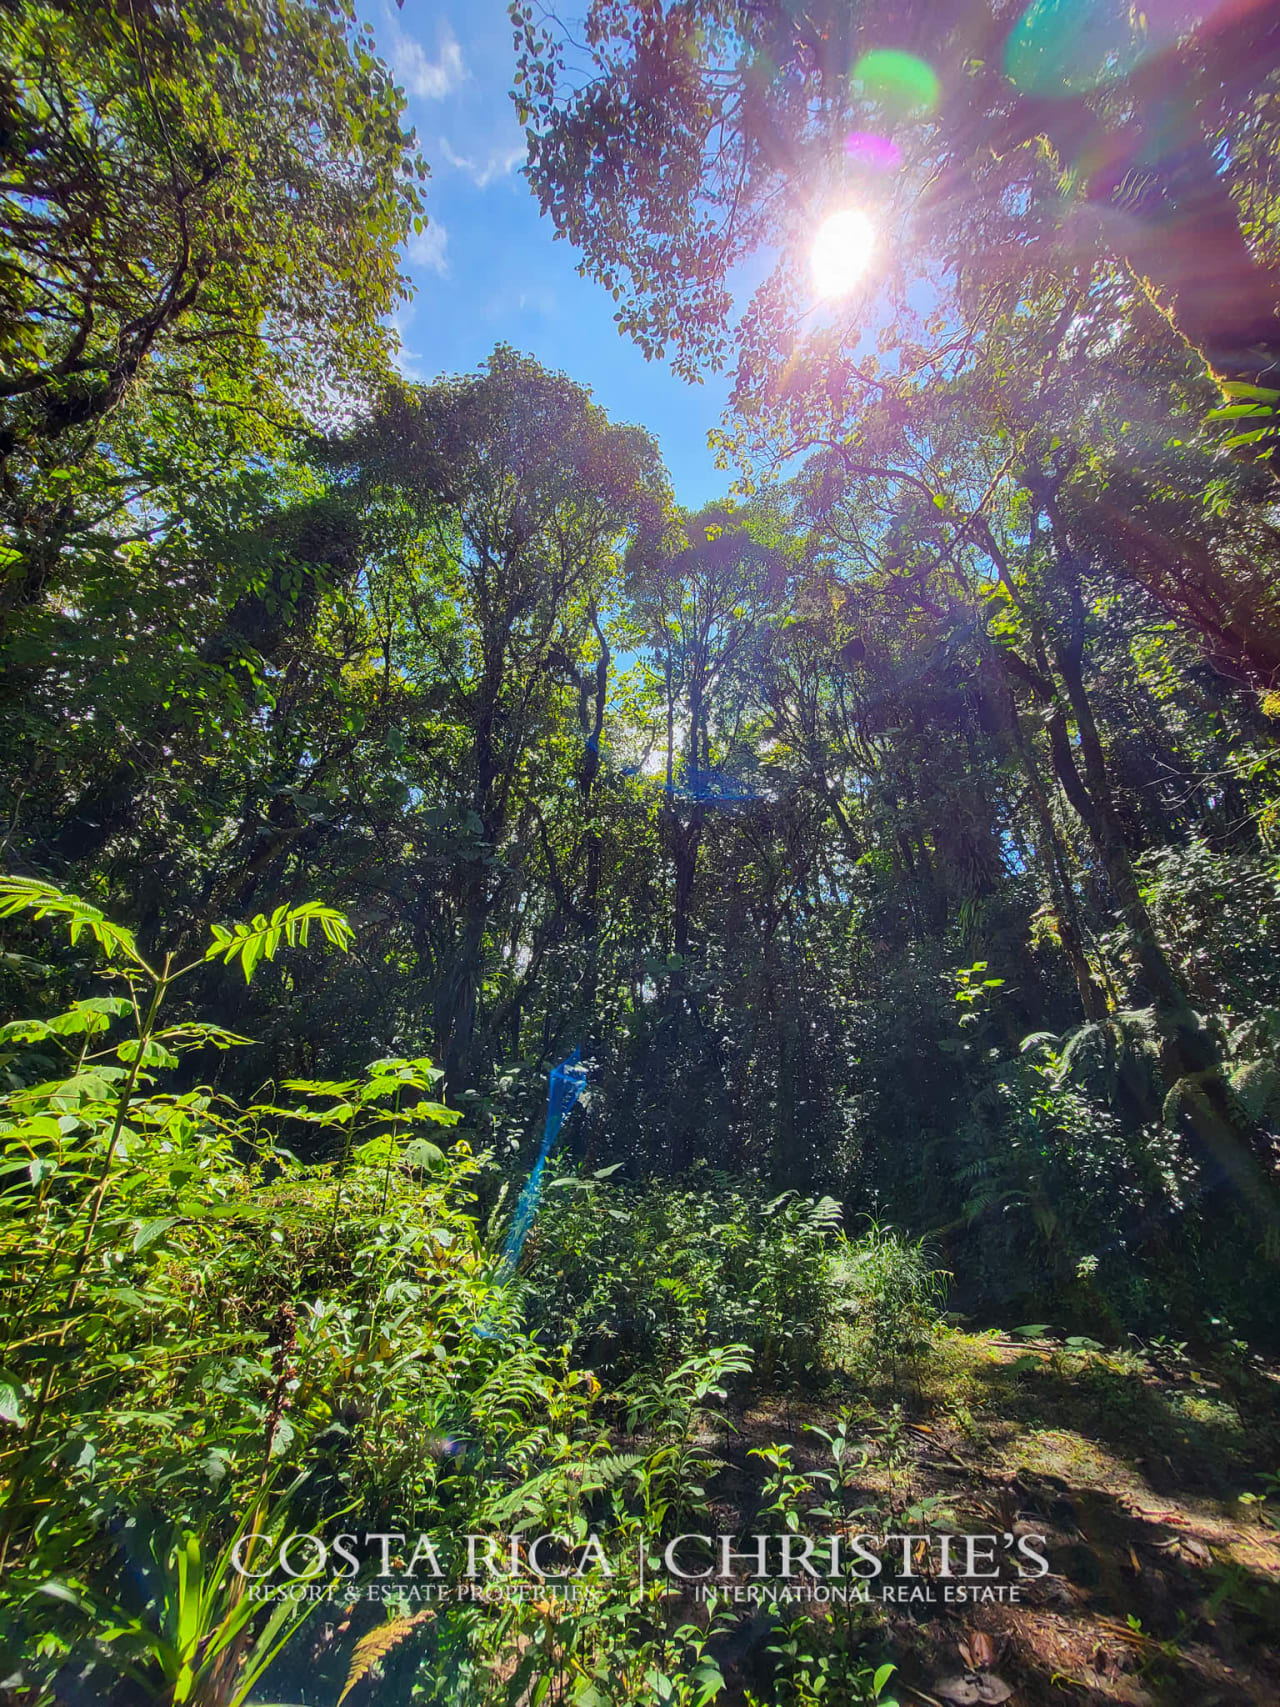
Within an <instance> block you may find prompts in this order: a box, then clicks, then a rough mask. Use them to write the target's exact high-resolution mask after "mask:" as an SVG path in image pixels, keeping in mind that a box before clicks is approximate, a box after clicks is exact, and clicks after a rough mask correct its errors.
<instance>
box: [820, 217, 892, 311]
mask: <svg viewBox="0 0 1280 1707" xmlns="http://www.w3.org/2000/svg"><path fill="white" fill-rule="evenodd" d="M875 244H876V229H875V226H874V225H873V224H872V223H871V221H870V219H868V217H867V215H866V214H865V213H863V212H862V211H861V209H859V208H852V207H851V208H845V209H844V210H843V211H842V212H840V213H833V214H832V215H831V217H830V218H829V219H824V220H823V222H822V224H821V225H820V226H819V227H818V231H817V235H816V236H815V237H814V240H813V248H812V250H811V251H810V254H809V267H810V270H811V272H812V274H813V282H814V285H815V286H816V288H817V291H818V294H819V296H844V295H846V294H847V292H849V291H851V290H852V289H853V287H854V285H856V284H857V282H858V280H859V279H860V278H861V277H862V275H863V273H865V272H866V270H867V267H868V265H869V264H870V261H871V256H872V254H873V253H874V250H875Z"/></svg>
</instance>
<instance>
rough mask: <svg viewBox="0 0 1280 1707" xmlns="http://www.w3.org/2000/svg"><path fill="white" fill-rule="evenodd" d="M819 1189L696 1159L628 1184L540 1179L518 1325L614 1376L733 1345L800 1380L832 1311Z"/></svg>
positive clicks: (809, 1373)
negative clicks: (700, 1165)
mask: <svg viewBox="0 0 1280 1707" xmlns="http://www.w3.org/2000/svg"><path fill="white" fill-rule="evenodd" d="M839 1223H840V1206H839V1205H838V1204H837V1203H835V1202H834V1201H833V1200H832V1199H831V1198H822V1199H807V1198H803V1197H799V1196H797V1195H796V1194H794V1193H791V1192H784V1193H782V1194H780V1195H771V1194H770V1193H768V1192H767V1191H765V1190H763V1189H761V1188H760V1187H759V1186H756V1185H753V1184H751V1183H750V1182H746V1181H737V1180H733V1179H731V1178H729V1177H728V1176H726V1175H724V1174H718V1173H715V1172H713V1171H712V1170H710V1169H700V1170H698V1171H697V1172H696V1173H695V1174H693V1175H692V1176H691V1177H690V1178H689V1179H688V1180H687V1181H674V1182H672V1183H670V1184H664V1183H660V1182H653V1183H651V1184H648V1185H645V1186H641V1187H636V1186H629V1185H619V1184H617V1183H616V1182H614V1181H611V1180H605V1179H599V1178H593V1177H591V1176H579V1177H571V1178H566V1179H563V1180H557V1181H555V1182H553V1184H552V1186H551V1187H550V1188H549V1191H548V1196H547V1199H546V1201H545V1204H544V1207H543V1209H542V1211H541V1214H540V1217H539V1220H538V1223H537V1226H536V1229H535V1231H534V1233H533V1235H532V1237H531V1239H530V1244H529V1251H530V1255H529V1258H528V1259H527V1265H526V1270H527V1275H528V1279H529V1281H530V1291H529V1306H530V1321H531V1323H532V1324H533V1325H534V1326H535V1327H536V1329H537V1331H538V1332H539V1333H541V1334H543V1335H544V1336H545V1337H546V1338H547V1340H548V1341H549V1342H550V1343H552V1344H560V1343H561V1342H563V1343H566V1344H568V1345H570V1346H572V1348H573V1353H574V1356H575V1357H577V1358H580V1359H582V1360H584V1361H586V1362H589V1363H590V1364H591V1365H592V1366H593V1367H594V1368H596V1369H597V1370H599V1371H601V1372H602V1373H605V1372H607V1373H608V1375H609V1376H610V1377H611V1378H613V1379H619V1378H622V1377H625V1376H628V1375H630V1374H633V1373H636V1372H646V1373H652V1372H655V1371H660V1370H662V1369H666V1368H669V1367H670V1366H671V1365H672V1364H674V1363H678V1362H680V1361H681V1360H682V1359H684V1358H685V1357H687V1356H688V1355H689V1354H690V1353H691V1352H693V1351H696V1350H699V1349H700V1348H702V1347H705V1346H707V1345H716V1344H722V1343H725V1342H729V1341H738V1342H740V1343H742V1344H743V1345H744V1346H746V1347H749V1348H750V1351H751V1354H752V1360H753V1362H754V1364H755V1367H756V1369H757V1370H758V1372H759V1373H760V1375H761V1376H762V1377H763V1378H764V1379H766V1380H771V1379H781V1380H784V1381H788V1382H794V1381H796V1380H799V1379H800V1378H801V1377H808V1378H809V1379H813V1378H814V1377H816V1376H817V1374H818V1371H819V1370H820V1368H821V1365H822V1362H823V1357H824V1352H823V1345H824V1341H825V1338H826V1334H827V1331H828V1328H829V1326H830V1324H831V1321H832V1317H833V1310H834V1306H835V1294H834V1292H833V1290H832V1286H831V1282H830V1279H829V1270H830V1260H831V1258H830V1253H831V1251H832V1250H833V1248H834V1243H835V1233H836V1230H837V1228H838V1227H839Z"/></svg>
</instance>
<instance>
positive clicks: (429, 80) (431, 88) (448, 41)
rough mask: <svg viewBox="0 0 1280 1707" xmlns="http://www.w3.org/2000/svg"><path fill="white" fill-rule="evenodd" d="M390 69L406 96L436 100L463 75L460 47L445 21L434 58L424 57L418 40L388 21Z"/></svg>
mask: <svg viewBox="0 0 1280 1707" xmlns="http://www.w3.org/2000/svg"><path fill="white" fill-rule="evenodd" d="M391 69H392V70H393V71H394V72H395V74H396V78H397V80H398V81H399V82H401V83H403V84H404V86H405V89H406V91H407V92H408V93H409V94H410V95H416V96H417V97H418V99H419V100H422V101H438V100H440V99H441V98H442V97H443V96H445V95H447V94H449V93H450V91H451V90H453V89H456V88H457V87H458V84H459V83H461V82H462V80H463V79H464V78H465V77H466V75H467V70H466V67H465V66H464V65H463V63H462V49H461V48H460V47H459V46H458V42H457V38H456V37H455V36H454V33H453V31H452V30H451V29H450V28H449V26H448V24H446V25H445V26H444V30H443V32H442V34H441V37H440V51H439V54H438V55H437V57H436V58H435V59H429V58H428V57H427V50H426V48H424V47H423V45H422V43H421V42H420V41H415V40H414V38H413V37H412V36H411V35H406V34H405V32H404V31H403V30H402V29H401V28H400V26H399V25H398V24H396V23H395V22H394V21H393V22H392V24H391Z"/></svg>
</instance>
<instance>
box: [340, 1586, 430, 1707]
mask: <svg viewBox="0 0 1280 1707" xmlns="http://www.w3.org/2000/svg"><path fill="white" fill-rule="evenodd" d="M434 1617H435V1613H434V1612H433V1611H432V1610H431V1609H430V1608H427V1609H425V1610H424V1611H422V1612H415V1613H414V1615H413V1617H412V1618H393V1619H392V1620H391V1622H390V1623H389V1624H380V1625H379V1626H378V1628H377V1629H376V1630H370V1632H369V1634H368V1635H367V1636H361V1638H360V1640H359V1641H358V1642H357V1643H356V1651H355V1653H354V1654H352V1656H351V1669H350V1671H348V1673H347V1681H346V1683H345V1685H344V1686H343V1690H342V1694H341V1695H340V1696H339V1697H338V1707H342V1703H343V1702H344V1701H345V1700H346V1699H347V1696H348V1695H350V1693H351V1691H352V1690H353V1689H354V1688H355V1686H356V1685H357V1684H358V1683H360V1682H361V1681H362V1680H363V1679H364V1678H366V1677H368V1675H369V1673H370V1672H371V1671H372V1670H373V1668H374V1666H376V1665H377V1663H378V1661H379V1660H384V1659H386V1657H387V1655H388V1654H389V1653H390V1652H391V1650H392V1648H396V1647H399V1645H400V1643H401V1642H403V1641H404V1639H405V1637H406V1636H407V1635H408V1634H409V1632H410V1631H411V1630H412V1629H414V1627H415V1626H416V1625H418V1624H421V1623H423V1622H424V1621H425V1620H426V1619H428V1618H434Z"/></svg>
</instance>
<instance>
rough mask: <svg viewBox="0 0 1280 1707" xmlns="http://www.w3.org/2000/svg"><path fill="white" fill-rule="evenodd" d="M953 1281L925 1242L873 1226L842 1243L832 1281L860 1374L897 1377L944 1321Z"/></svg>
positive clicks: (849, 1349) (834, 1263)
mask: <svg viewBox="0 0 1280 1707" xmlns="http://www.w3.org/2000/svg"><path fill="white" fill-rule="evenodd" d="M950 1278H951V1277H950V1276H949V1275H948V1274H946V1273H945V1272H943V1271H942V1270H941V1269H939V1268H937V1267H936V1266H935V1265H934V1263H933V1262H932V1260H931V1258H930V1254H929V1250H928V1246H927V1242H926V1240H924V1239H910V1238H907V1237H906V1236H905V1235H904V1234H902V1233H900V1232H899V1231H898V1230H897V1229H896V1228H893V1227H882V1226H880V1225H878V1224H877V1223H876V1222H874V1221H873V1222H872V1223H871V1225H870V1227H868V1229H867V1231H866V1232H865V1233H862V1234H861V1235H859V1237H858V1238H856V1239H848V1240H843V1241H842V1242H841V1244H840V1246H839V1248H838V1250H837V1251H836V1253H835V1255H834V1257H833V1259H832V1263H831V1280H832V1284H833V1286H834V1287H835V1289H836V1291H837V1295H838V1297H839V1299H840V1305H839V1307H840V1310H841V1312H842V1314H843V1315H844V1316H845V1317H846V1319H847V1321H848V1327H849V1336H850V1343H849V1346H848V1349H847V1351H846V1356H847V1357H848V1358H849V1359H850V1360H851V1362H852V1366H853V1367H854V1368H855V1369H861V1370H864V1371H865V1372H866V1373H867V1374H868V1375H870V1376H873V1377H880V1376H883V1375H884V1374H885V1373H886V1372H887V1373H888V1374H889V1375H890V1377H891V1378H892V1376H893V1373H894V1371H895V1369H896V1365H897V1361H898V1359H899V1358H902V1357H910V1356H911V1355H912V1354H913V1353H916V1352H918V1351H920V1350H921V1349H922V1347H923V1346H924V1344H925V1343H926V1342H927V1340H928V1337H929V1334H930V1332H931V1330H932V1329H933V1328H935V1327H936V1326H937V1324H938V1323H939V1321H940V1320H941V1317H942V1308H943V1305H944V1304H945V1302H946V1296H947V1282H948V1280H949V1279H950Z"/></svg>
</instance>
